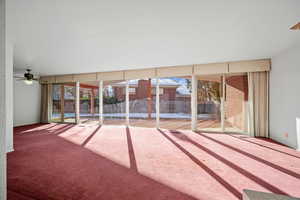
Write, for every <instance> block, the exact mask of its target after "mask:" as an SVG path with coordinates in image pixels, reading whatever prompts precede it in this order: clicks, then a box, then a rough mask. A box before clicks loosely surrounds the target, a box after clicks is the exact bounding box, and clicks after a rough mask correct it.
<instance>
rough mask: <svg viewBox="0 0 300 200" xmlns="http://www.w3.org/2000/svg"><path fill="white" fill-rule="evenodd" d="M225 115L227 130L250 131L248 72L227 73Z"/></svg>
mask: <svg viewBox="0 0 300 200" xmlns="http://www.w3.org/2000/svg"><path fill="white" fill-rule="evenodd" d="M224 117H225V118H224V122H225V123H224V126H225V131H229V132H247V131H248V123H247V122H248V77H247V74H237V75H234V74H233V75H226V78H225V102H224Z"/></svg>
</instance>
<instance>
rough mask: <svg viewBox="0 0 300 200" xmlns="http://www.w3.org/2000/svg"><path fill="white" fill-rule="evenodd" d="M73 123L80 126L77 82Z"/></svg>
mask: <svg viewBox="0 0 300 200" xmlns="http://www.w3.org/2000/svg"><path fill="white" fill-rule="evenodd" d="M75 91H76V92H75V117H76V119H75V122H76V124H80V83H79V82H78V81H77V82H76V86H75Z"/></svg>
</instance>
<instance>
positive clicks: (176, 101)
mask: <svg viewBox="0 0 300 200" xmlns="http://www.w3.org/2000/svg"><path fill="white" fill-rule="evenodd" d="M191 87H192V85H191V77H190V76H188V77H169V78H160V79H159V90H160V91H159V106H160V108H159V111H160V114H159V116H160V120H159V127H160V128H164V129H171V130H176V129H190V128H191V91H192V88H191Z"/></svg>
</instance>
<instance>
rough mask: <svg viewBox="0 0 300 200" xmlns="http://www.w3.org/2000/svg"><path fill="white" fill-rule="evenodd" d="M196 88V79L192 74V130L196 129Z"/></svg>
mask: <svg viewBox="0 0 300 200" xmlns="http://www.w3.org/2000/svg"><path fill="white" fill-rule="evenodd" d="M197 88H198V81H197V77H196V76H195V75H193V76H192V94H191V112H192V113H191V114H192V119H191V128H192V131H196V130H197V114H198V113H197Z"/></svg>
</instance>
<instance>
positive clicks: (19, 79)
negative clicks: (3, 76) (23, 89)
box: [16, 77, 26, 81]
mask: <svg viewBox="0 0 300 200" xmlns="http://www.w3.org/2000/svg"><path fill="white" fill-rule="evenodd" d="M16 79H17V81H24V80H26V78H20V77H18V78H16Z"/></svg>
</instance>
